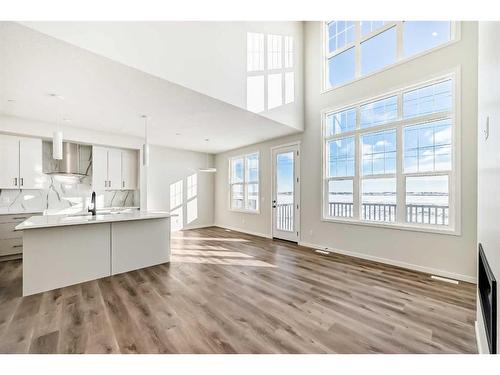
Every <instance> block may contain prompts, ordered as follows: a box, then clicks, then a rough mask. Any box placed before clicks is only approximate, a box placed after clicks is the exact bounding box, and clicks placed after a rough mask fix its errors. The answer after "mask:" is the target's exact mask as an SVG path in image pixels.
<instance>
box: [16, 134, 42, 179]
mask: <svg viewBox="0 0 500 375" xmlns="http://www.w3.org/2000/svg"><path fill="white" fill-rule="evenodd" d="M42 160H43V156H42V140H41V139H36V138H19V186H20V188H21V189H43V188H44V185H45V175H44V174H43V165H42V164H43V161H42Z"/></svg>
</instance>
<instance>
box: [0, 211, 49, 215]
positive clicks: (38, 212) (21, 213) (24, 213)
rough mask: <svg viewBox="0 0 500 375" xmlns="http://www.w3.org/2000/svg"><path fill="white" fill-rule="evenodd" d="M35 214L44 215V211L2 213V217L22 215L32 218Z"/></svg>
mask: <svg viewBox="0 0 500 375" xmlns="http://www.w3.org/2000/svg"><path fill="white" fill-rule="evenodd" d="M34 214H43V210H33V211H1V210H0V215H20V216H30V215H34Z"/></svg>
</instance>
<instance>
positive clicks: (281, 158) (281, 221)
mask: <svg viewBox="0 0 500 375" xmlns="http://www.w3.org/2000/svg"><path fill="white" fill-rule="evenodd" d="M294 177H295V176H294V151H289V152H283V153H279V154H277V155H276V228H277V229H278V230H283V231H287V232H293V230H294V229H293V226H294V223H293V219H294V209H293V208H294V207H293V206H294Z"/></svg>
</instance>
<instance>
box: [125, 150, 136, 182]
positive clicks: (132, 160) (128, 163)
mask: <svg viewBox="0 0 500 375" xmlns="http://www.w3.org/2000/svg"><path fill="white" fill-rule="evenodd" d="M137 158H138V156H137V152H136V151H130V150H128V151H122V189H125V190H136V189H137V166H138V163H137Z"/></svg>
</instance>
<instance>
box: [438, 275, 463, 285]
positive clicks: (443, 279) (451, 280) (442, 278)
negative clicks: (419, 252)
mask: <svg viewBox="0 0 500 375" xmlns="http://www.w3.org/2000/svg"><path fill="white" fill-rule="evenodd" d="M431 279H434V280H439V281H444V282H445V283H450V284H457V285H458V281H457V280H453V279H447V278H446V277H441V276H436V275H431Z"/></svg>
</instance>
